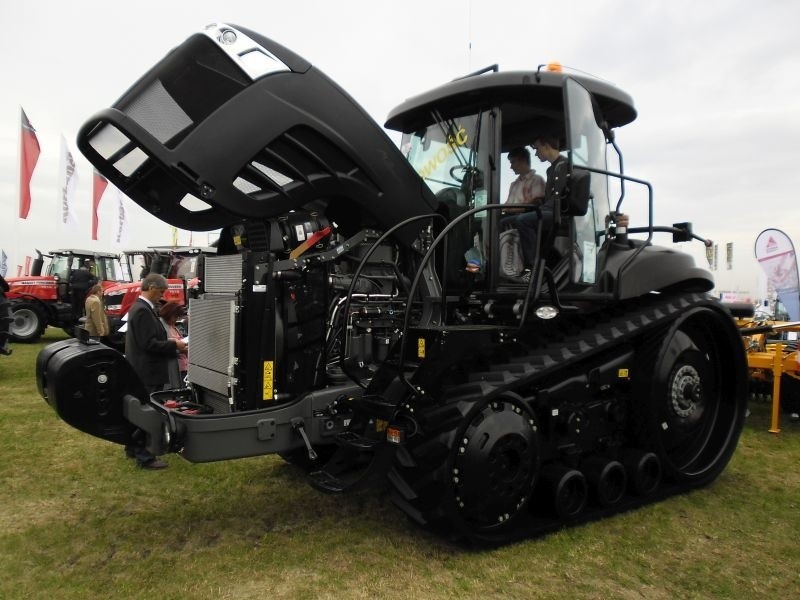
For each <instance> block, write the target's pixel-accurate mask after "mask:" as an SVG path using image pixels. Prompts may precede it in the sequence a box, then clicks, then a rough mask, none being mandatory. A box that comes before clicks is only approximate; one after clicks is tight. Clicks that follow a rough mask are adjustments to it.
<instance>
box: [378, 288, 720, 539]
mask: <svg viewBox="0 0 800 600" xmlns="http://www.w3.org/2000/svg"><path fill="white" fill-rule="evenodd" d="M701 306H704V307H709V308H713V309H717V310H720V311H722V310H724V309H722V307H721V305H720V304H719V302H718V301H717V300H716V299H714V298H712V297H711V296H709V295H707V294H704V293H688V294H683V295H670V296H666V295H653V296H651V297H648V298H643V299H637V300H634V301H630V302H627V303H626V304H625V305H624V306H623V305H619V304H618V305H615V306H614V307H613V308H609V309H605V310H601V311H598V312H597V313H594V314H591V315H588V317H589V318H591V319H592V320H593V321H594V322H596V323H597V324H596V325H595V326H594V327H592V328H591V329H589V330H583V331H581V332H579V333H576V334H573V335H564V336H563V338H562V339H560V340H558V341H553V342H550V343H549V344H546V345H544V346H543V347H541V348H538V349H536V350H535V351H533V352H530V353H527V354H525V355H522V356H516V357H513V358H511V359H510V360H508V359H506V360H507V361H508V362H504V363H497V364H492V365H490V366H489V368H488V369H487V370H483V371H480V372H476V373H473V374H471V375H470V376H469V379H470V381H468V382H465V383H463V384H458V385H456V386H453V387H451V388H449V389H446V390H445V391H444V392H443V396H442V401H441V402H440V403H438V404H436V405H430V406H428V407H418V408H417V409H416V413H417V420H418V422H419V424H420V426H421V428H422V429H423V430H424V434H423V436H424V438H425V439H424V440H420V442H419V443H417V444H414V443H411V444H409V446H408V447H407V448H404V449H403V451H402V452H401V453H400V454H399V456H398V460H397V462H396V464H395V466H394V467H393V468H392V470H391V471H390V472H389V473H388V478H389V480H390V482H391V483H392V484H393V486H394V493H393V498H392V499H393V501H394V503H395V504H396V505H397V506H398V507H399V508H400V509H401V510H403V511H404V512H405V513H406V514H407V515H408V516H409V517H410V518H411V519H412V520H414V521H415V522H417V523H419V524H420V525H422V526H424V527H427V528H430V529H433V530H436V531H438V532H439V533H444V534H447V535H449V536H450V537H452V538H453V539H455V540H457V541H462V542H463V541H468V542H471V543H476V544H479V545H486V544H489V545H495V544H500V543H508V542H511V541H515V540H518V539H524V538H528V537H532V536H536V535H541V534H544V533H548V532H551V531H554V530H557V529H559V528H561V527H563V526H565V525H570V524H575V523H581V522H586V521H590V520H594V519H598V518H602V517H604V516H608V515H611V514H615V513H619V512H623V511H625V510H629V509H632V508H635V507H638V506H641V505H644V504H649V503H652V502H654V501H657V500H659V499H661V498H664V497H667V496H670V495H673V494H676V493H680V492H683V491H685V490H686V489H688V488H689V487H692V486H687V485H686V484H684V485H670V484H668V483H666V482H662V484H661V486H660V487H659V489H658V490H657V491H656V492H655V493H653V494H651V495H649V496H647V497H645V498H642V497H635V496H630V495H626V497H625V499H624V500H623V501H622V502H620V503H619V504H617V505H616V506H614V507H611V508H600V507H596V506H595V507H591V506H590V507H587V510H585V511H584V512H583V513H582V514H581V515H580V516H579V517H578V518H576V519H574V520H571V521H567V522H565V521H559V520H557V519H554V518H542V517H536V516H533V515H530V514H525V515H522V514H520V515H518V516H517V518H515V519H514V521H513V524H514V527H513V530H509V531H506V532H503V533H500V534H490V535H485V536H484V535H480V534H478V535H476V534H475V533H474V532H473V531H470V530H469V529H468V528H465V526H464V524H463V523H461V522H460V521H461V519H460V517H459V516H458V515H457V514H453V511H454V510H455V509H453V508H449V507H448V501H451V500H452V494H451V493H450V489H451V488H450V485H449V481H448V479H449V470H448V460H447V457H448V456H449V455H450V451H451V449H452V448H453V447H454V445H455V438H456V434H457V433H458V428H459V427H460V426H461V424H462V423H463V420H464V417H465V416H466V415H467V414H468V413H469V411H470V410H471V409H472V407H474V406H475V404H476V403H477V402H479V401H482V400H485V401H489V400H492V399H495V398H498V397H500V396H501V395H503V394H507V393H509V392H512V393H517V391H518V390H523V389H526V388H530V387H531V386H535V385H536V384H537V382H539V381H541V380H542V379H544V378H546V377H548V376H551V375H554V374H556V375H557V374H558V373H559V372H565V370H566V369H569V371H570V372H571V373H572V372H577V371H578V370H576V369H574V368H573V367H575V366H576V365H577V364H578V363H580V362H582V361H584V360H587V359H589V358H590V357H592V356H594V355H597V354H599V353H602V352H604V351H606V350H612V349H615V348H618V347H619V346H620V345H621V344H624V343H627V342H630V341H632V340H634V339H636V338H639V337H640V336H642V335H644V334H646V333H648V332H653V331H655V330H657V329H658V328H660V327H666V326H668V325H669V324H670V323H671V322H673V321H674V320H675V319H676V318H677V317H678V316H679V315H680V314H681V313H684V312H685V311H687V310H689V309H690V308H693V307H701ZM577 317H578V318H577V319H576V320H585V318H586V317H585V316H582V315H578V316H577ZM570 323H574V320H572V319H569V318H567V319H565V326H566V325H567V324H570ZM522 335H524V334H522ZM522 335H521V336H520V338H521V340H520V341H523V342H524V339H522ZM520 395H521V396H524V395H525V394H520ZM449 506H454V505H452V504H450V505H449Z"/></svg>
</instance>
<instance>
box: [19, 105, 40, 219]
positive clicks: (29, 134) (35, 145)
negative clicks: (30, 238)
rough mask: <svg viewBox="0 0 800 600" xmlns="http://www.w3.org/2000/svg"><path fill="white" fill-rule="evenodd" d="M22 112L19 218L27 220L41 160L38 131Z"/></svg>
mask: <svg viewBox="0 0 800 600" xmlns="http://www.w3.org/2000/svg"><path fill="white" fill-rule="evenodd" d="M20 111H21V112H22V135H21V142H20V147H21V153H20V169H19V218H20V219H27V218H28V212H29V211H30V209H31V177H32V176H33V169H34V168H35V167H36V161H37V160H39V152H40V150H39V140H38V139H37V137H36V130H35V129H34V128H33V126H32V125H31V122H30V121H28V116H27V115H26V114H25V111H24V110H22V107H20Z"/></svg>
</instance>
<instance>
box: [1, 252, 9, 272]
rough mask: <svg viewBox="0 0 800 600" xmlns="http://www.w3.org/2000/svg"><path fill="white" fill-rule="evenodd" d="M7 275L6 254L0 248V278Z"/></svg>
mask: <svg viewBox="0 0 800 600" xmlns="http://www.w3.org/2000/svg"><path fill="white" fill-rule="evenodd" d="M6 273H8V254H6V251H5V250H3V249H2V248H0V277H5V276H6Z"/></svg>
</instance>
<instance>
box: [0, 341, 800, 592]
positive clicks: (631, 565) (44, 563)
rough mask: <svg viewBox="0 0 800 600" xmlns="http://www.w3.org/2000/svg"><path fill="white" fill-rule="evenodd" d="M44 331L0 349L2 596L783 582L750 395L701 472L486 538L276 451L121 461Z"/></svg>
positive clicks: (796, 478)
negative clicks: (718, 453)
mask: <svg viewBox="0 0 800 600" xmlns="http://www.w3.org/2000/svg"><path fill="white" fill-rule="evenodd" d="M62 336H63V334H61V332H56V331H50V332H49V333H48V336H47V337H46V338H45V339H44V340H43V343H42V344H34V345H21V344H15V345H14V346H13V348H14V354H13V355H12V356H10V357H1V356H0V457H1V458H2V460H0V566H1V567H2V575H0V598H59V599H61V598H160V599H170V598H231V599H233V598H236V599H239V598H414V599H416V598H459V599H461V598H648V599H650V598H665V599H666V598H670V599H671V598H708V597H720V598H736V599H739V598H762V597H765V596H767V595H769V596H770V597H774V598H792V597H798V596H800V574H799V573H798V571H799V569H800V544H799V543H798V537H800V506H799V505H800V474H799V473H798V471H799V470H800V424H797V423H790V422H789V421H788V419H786V418H785V417H784V418H783V419H782V422H781V426H782V429H783V431H782V433H780V434H779V435H773V434H770V433H768V432H767V429H768V427H769V407H768V406H767V405H763V404H758V405H753V406H752V407H751V408H752V410H753V414H752V415H751V416H750V417H749V418H748V421H747V425H746V428H745V431H744V434H743V437H742V440H741V442H740V445H739V448H738V450H737V451H736V454H735V455H734V457H733V460H732V461H731V464H730V465H729V466H728V468H727V469H726V470H725V472H724V473H723V474H722V475H721V476H720V478H719V479H718V480H717V481H716V482H715V483H714V484H713V485H711V486H710V487H708V488H705V489H703V490H699V491H695V492H692V493H690V494H687V495H683V496H679V497H675V498H672V499H669V500H667V501H664V502H661V503H658V504H655V505H650V506H647V507H645V508H642V509H639V510H636V511H632V512H630V513H626V514H623V515H619V516H616V517H614V518H610V519H606V520H604V521H600V522H596V523H592V524H589V525H586V526H581V527H575V528H572V529H567V530H563V531H561V532H558V533H556V534H554V535H550V536H547V537H544V538H540V539H535V540H529V541H526V542H523V543H519V544H515V545H511V546H507V547H503V548H500V549H495V550H491V551H480V552H476V551H466V550H464V549H462V548H459V547H455V546H452V545H450V544H448V543H447V542H445V541H443V540H441V539H439V538H437V537H434V536H432V535H429V534H427V533H425V532H423V531H420V530H419V529H418V528H416V527H414V526H413V525H411V523H410V522H408V521H407V520H406V519H405V518H404V517H403V515H402V514H401V513H400V512H399V511H397V510H396V509H395V508H394V507H393V506H392V505H391V504H390V503H389V501H388V500H387V498H386V497H385V496H383V495H382V494H381V493H378V492H365V493H361V494H356V495H353V496H347V497H333V496H326V495H323V494H320V493H318V492H316V491H314V490H313V489H312V488H310V487H309V486H308V485H306V484H305V482H304V480H303V477H302V475H301V474H300V473H299V472H298V471H296V470H295V469H294V468H292V467H290V466H289V465H287V464H285V463H283V462H282V461H281V460H280V459H279V458H277V457H261V458H254V459H246V460H239V461H230V462H224V463H216V464H203V465H192V464H189V463H187V462H185V461H183V460H182V459H180V458H179V457H177V456H170V457H168V459H167V460H168V461H169V463H170V468H169V469H167V470H165V471H158V472H149V471H142V470H139V469H137V468H136V467H134V465H133V464H132V462H131V461H130V460H126V459H125V458H124V456H123V452H122V449H121V448H120V447H119V446H115V445H113V444H110V443H107V442H103V441H101V440H97V439H94V438H92V437H89V436H87V435H85V434H82V433H80V432H78V431H76V430H74V429H72V428H70V427H69V426H67V425H66V424H64V423H63V422H61V421H60V420H59V419H58V417H56V415H55V413H54V412H53V411H52V410H51V409H50V407H48V406H47V405H46V404H45V402H44V401H43V400H42V399H41V398H40V397H39V394H38V392H37V390H36V383H35V380H34V364H35V357H36V354H37V352H38V351H39V349H40V348H41V347H42V346H43V345H44V343H48V342H52V341H55V340H56V339H60V338H61V337H62Z"/></svg>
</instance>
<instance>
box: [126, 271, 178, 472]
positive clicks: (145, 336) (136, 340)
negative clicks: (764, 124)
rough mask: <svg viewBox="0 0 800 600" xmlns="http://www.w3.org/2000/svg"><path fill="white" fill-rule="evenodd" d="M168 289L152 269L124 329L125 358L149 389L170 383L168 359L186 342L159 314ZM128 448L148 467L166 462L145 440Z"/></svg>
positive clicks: (131, 453) (151, 390) (141, 464)
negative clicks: (171, 333)
mask: <svg viewBox="0 0 800 600" xmlns="http://www.w3.org/2000/svg"><path fill="white" fill-rule="evenodd" d="M166 290H167V280H166V279H165V278H164V276H163V275H159V274H158V273H150V274H149V275H148V276H147V277H145V278H144V279H143V280H142V294H141V296H139V298H138V299H137V300H136V302H134V303H133V306H132V307H131V309H130V311H129V312H128V330H127V332H126V333H125V358H126V359H127V360H128V362H129V363H130V364H131V366H132V367H133V370H134V371H135V372H136V374H137V375H138V376H139V379H141V381H142V383H143V384H144V387H145V389H146V390H147V393H148V394H149V393H152V392H157V391H159V390H163V389H164V388H165V386H168V384H169V371H168V361H169V359H170V358H174V357H175V355H176V353H177V351H178V350H183V349H185V348H186V342H184V341H182V340H176V339H170V338H168V337H167V330H166V329H165V328H164V326H163V325H162V324H161V321H160V320H159V318H158V314H157V310H158V302H159V300H161V297H162V296H163V295H164V292H165V291H166ZM125 452H126V454H127V455H128V456H130V457H131V458H136V461H137V462H138V463H139V466H141V467H143V468H145V469H163V468H164V467H166V466H167V463H165V462H163V461H161V460H159V459H158V458H156V457H155V456H153V455H152V454H150V452H148V451H147V450H146V449H145V448H144V440H143V439H140V440H139V442H138V443H137V444H136V445H133V446H127V447H126V448H125Z"/></svg>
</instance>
